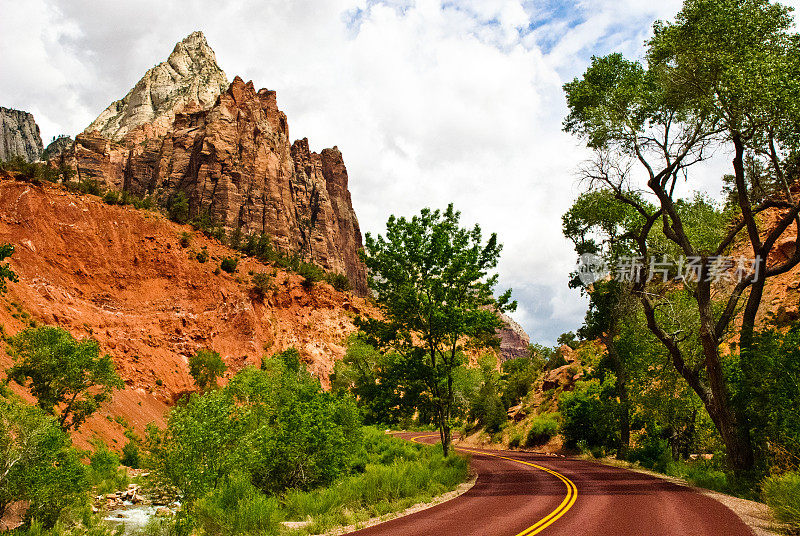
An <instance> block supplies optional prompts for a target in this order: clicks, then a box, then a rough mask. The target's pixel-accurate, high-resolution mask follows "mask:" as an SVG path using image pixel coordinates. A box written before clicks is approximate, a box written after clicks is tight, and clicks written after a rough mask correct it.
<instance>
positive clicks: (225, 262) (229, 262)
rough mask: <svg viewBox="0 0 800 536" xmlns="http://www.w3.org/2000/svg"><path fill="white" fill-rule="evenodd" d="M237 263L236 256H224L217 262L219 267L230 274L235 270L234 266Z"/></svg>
mask: <svg viewBox="0 0 800 536" xmlns="http://www.w3.org/2000/svg"><path fill="white" fill-rule="evenodd" d="M238 264H239V259H237V258H236V257H225V258H224V259H222V262H221V263H219V267H220V268H222V269H223V270H225V271H226V272H228V273H229V274H232V273H233V272H235V271H236V266H237V265H238Z"/></svg>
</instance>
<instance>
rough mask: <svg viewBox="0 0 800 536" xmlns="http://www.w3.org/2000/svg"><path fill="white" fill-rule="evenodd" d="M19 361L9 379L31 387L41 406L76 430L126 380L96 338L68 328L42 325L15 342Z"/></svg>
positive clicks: (12, 343)
mask: <svg viewBox="0 0 800 536" xmlns="http://www.w3.org/2000/svg"><path fill="white" fill-rule="evenodd" d="M9 351H10V353H11V355H12V356H13V357H14V366H12V367H11V368H10V369H9V370H8V378H9V379H11V380H14V381H15V382H17V383H18V384H20V385H23V386H26V387H29V388H30V390H31V393H32V394H33V396H35V397H36V400H37V403H38V405H39V407H40V408H42V409H43V410H44V411H46V412H47V413H49V414H51V415H55V416H56V417H57V418H58V423H59V425H60V426H61V428H63V429H64V430H76V429H78V428H79V427H80V426H81V425H82V424H83V422H84V421H85V420H86V419H87V418H88V417H89V416H90V415H92V414H93V413H94V412H95V411H97V410H98V409H99V408H100V406H101V405H102V404H103V403H104V402H106V401H107V400H109V399H110V398H111V394H112V392H113V391H114V390H115V389H122V388H123V387H124V386H125V384H124V382H123V381H122V379H121V378H120V377H119V376H118V375H117V373H116V370H115V369H114V362H113V361H112V360H111V356H109V355H102V356H101V355H100V345H99V344H98V342H97V341H96V340H94V339H84V340H81V341H78V340H75V338H74V337H73V336H72V335H70V333H69V332H68V331H66V330H64V329H61V328H56V327H50V326H41V327H38V328H29V329H26V330H24V331H21V332H20V333H18V334H17V335H15V336H14V337H12V338H11V339H10V341H9Z"/></svg>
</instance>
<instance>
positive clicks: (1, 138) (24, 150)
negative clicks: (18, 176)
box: [0, 106, 44, 162]
mask: <svg viewBox="0 0 800 536" xmlns="http://www.w3.org/2000/svg"><path fill="white" fill-rule="evenodd" d="M42 150H44V146H43V145H42V136H41V134H40V133H39V126H38V125H37V124H36V121H34V119H33V114H29V113H28V112H23V111H22V110H13V109H11V108H3V107H1V106H0V160H8V159H9V158H11V157H13V156H21V157H22V158H24V159H25V160H27V161H28V162H35V161H36V160H39V158H40V157H41V156H42Z"/></svg>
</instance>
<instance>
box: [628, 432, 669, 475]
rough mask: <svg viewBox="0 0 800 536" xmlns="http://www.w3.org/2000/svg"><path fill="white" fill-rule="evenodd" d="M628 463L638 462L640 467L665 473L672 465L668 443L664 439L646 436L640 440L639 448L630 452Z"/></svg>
mask: <svg viewBox="0 0 800 536" xmlns="http://www.w3.org/2000/svg"><path fill="white" fill-rule="evenodd" d="M628 461H631V462H639V463H640V464H642V467H646V468H647V469H652V470H653V471H658V472H659V473H666V472H667V469H668V467H669V465H670V463H672V453H671V449H670V446H669V443H668V442H667V440H666V439H661V438H660V437H654V436H652V435H650V434H647V435H645V436H644V437H643V438H642V439H641V441H640V445H639V446H637V447H636V448H635V449H631V450H630V452H629V453H628Z"/></svg>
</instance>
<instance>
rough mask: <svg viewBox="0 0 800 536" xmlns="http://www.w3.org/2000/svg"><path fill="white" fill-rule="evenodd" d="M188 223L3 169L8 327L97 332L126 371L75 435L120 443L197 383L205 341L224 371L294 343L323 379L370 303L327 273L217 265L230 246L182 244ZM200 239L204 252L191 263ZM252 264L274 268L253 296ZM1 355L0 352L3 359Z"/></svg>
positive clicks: (0, 317)
mask: <svg viewBox="0 0 800 536" xmlns="http://www.w3.org/2000/svg"><path fill="white" fill-rule="evenodd" d="M185 231H188V232H191V228H189V227H187V226H180V225H176V224H174V223H172V222H170V221H168V220H167V219H166V218H164V217H163V216H162V215H160V214H157V213H154V212H146V211H141V210H136V209H133V208H131V207H120V206H109V205H106V204H105V203H103V202H102V201H101V200H100V199H99V198H97V197H93V196H80V195H77V194H72V193H69V192H67V191H65V190H63V189H61V188H60V187H57V186H52V185H42V186H36V185H32V184H29V183H23V182H17V181H13V180H0V243H11V244H13V245H14V246H15V247H16V250H15V252H14V255H13V257H12V258H11V259H10V264H11V268H12V269H13V270H14V271H15V272H16V273H17V274H18V276H19V282H18V283H10V284H9V291H8V293H7V294H6V295H5V296H4V297H2V298H0V324H2V325H3V327H4V330H5V333H6V335H13V334H14V333H16V332H18V331H19V330H21V329H23V328H24V327H26V326H27V325H30V323H31V322H34V321H35V322H37V323H39V324H50V325H57V326H61V327H63V328H65V329H67V330H69V331H70V332H71V333H72V334H73V335H74V336H76V337H78V338H82V337H89V336H91V337H94V338H95V339H97V340H98V341H99V342H100V344H101V347H102V349H103V351H104V352H107V353H109V354H111V355H112V356H113V358H114V361H115V363H116V366H117V370H118V372H119V373H120V375H121V376H122V378H123V379H124V380H125V384H126V388H125V389H124V390H123V391H119V392H117V393H116V394H115V397H114V400H113V402H112V403H110V404H108V405H107V406H106V407H104V408H103V409H102V410H101V411H100V412H98V415H95V416H94V417H93V418H92V419H90V420H89V421H88V422H87V424H85V425H84V426H83V428H82V429H81V432H80V436H79V437H78V438H77V439H78V441H79V443H80V444H84V445H85V444H86V440H87V439H89V438H91V437H92V436H93V435H95V434H96V435H98V436H99V437H101V438H103V439H104V440H106V441H108V442H109V443H111V444H112V445H115V446H117V447H119V446H121V445H122V444H124V442H125V441H126V440H125V439H124V438H123V431H124V427H123V425H122V424H120V421H122V422H124V421H127V423H130V425H132V426H133V427H134V428H135V429H136V430H137V431H138V432H141V431H142V429H143V428H144V426H146V425H147V423H149V422H152V421H156V422H161V421H162V419H163V415H164V414H165V412H166V410H167V408H168V404H171V403H172V402H173V401H174V400H176V399H177V398H178V397H179V396H180V395H181V394H182V393H185V392H187V391H190V390H192V389H193V388H194V386H193V382H192V379H191V377H190V376H189V373H188V365H187V362H188V358H189V356H191V355H193V354H194V353H195V352H196V351H197V350H198V349H199V348H203V347H205V348H211V349H213V350H216V351H217V352H219V353H220V354H221V355H222V357H223V359H224V360H225V362H226V363H227V364H228V367H229V374H230V373H231V372H235V371H237V370H239V369H241V368H242V367H244V366H245V365H248V364H252V365H258V364H259V363H260V360H261V357H262V356H263V355H265V354H267V355H271V354H272V353H274V352H277V351H281V350H284V349H286V348H288V347H290V346H295V347H296V348H297V349H298V350H299V351H300V353H301V354H302V355H303V357H304V358H305V359H306V361H307V362H308V364H309V369H310V370H311V371H312V372H313V373H314V374H315V375H317V376H318V377H320V378H321V379H322V381H323V383H326V382H327V379H328V375H329V373H330V372H331V370H332V368H333V364H334V361H335V360H336V359H338V358H340V357H341V356H342V355H343V354H344V350H345V348H344V340H345V338H346V337H347V336H348V334H350V333H352V332H353V331H354V326H353V323H352V318H353V316H354V315H355V314H356V313H358V312H363V311H365V310H366V311H367V312H370V307H369V305H368V304H367V303H366V302H365V301H364V300H362V299H360V298H357V297H354V296H352V295H350V294H347V293H341V292H337V291H335V290H334V289H333V288H332V287H330V286H329V285H327V284H326V283H316V284H315V285H314V286H313V288H311V289H310V290H306V289H304V288H303V286H302V285H301V278H300V276H298V275H296V274H293V273H289V272H284V271H281V270H276V269H274V268H272V267H271V266H269V265H265V264H263V263H261V262H258V261H256V260H254V259H252V258H247V257H244V258H242V259H241V261H240V262H239V265H238V269H237V271H236V273H234V274H227V273H225V272H221V271H219V270H218V269H217V268H218V266H219V263H220V260H221V259H222V258H224V257H226V256H234V255H235V254H236V252H234V251H232V250H230V249H228V248H227V247H224V246H222V245H220V244H219V243H218V242H216V241H214V240H210V239H208V238H206V237H204V236H203V235H202V234H200V233H197V232H193V233H192V235H193V238H192V240H191V242H190V244H189V246H188V247H182V246H181V240H180V236H181V234H182V233H183V232H185ZM204 247H205V248H207V250H208V253H209V259H208V261H207V262H205V263H200V262H199V261H198V260H197V256H196V254H197V253H198V252H200V251H201V250H202V248H204ZM215 271H216V272H217V273H216V274H215V273H214V272H215ZM251 271H252V272H253V273H258V272H267V273H269V274H272V273H275V276H274V278H273V282H274V284H275V292H274V294H273V295H272V296H268V297H267V298H265V299H264V300H263V301H262V300H260V299H258V298H256V296H255V294H253V293H252V291H251V288H252V284H251V282H250V275H249V273H250V272H251ZM10 364H11V358H10V357H9V356H8V355H6V353H5V352H0V369H3V370H4V369H6V368H7V367H8V366H10ZM159 380H160V381H159ZM159 384H160V385H159ZM123 419H124V421H123Z"/></svg>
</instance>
